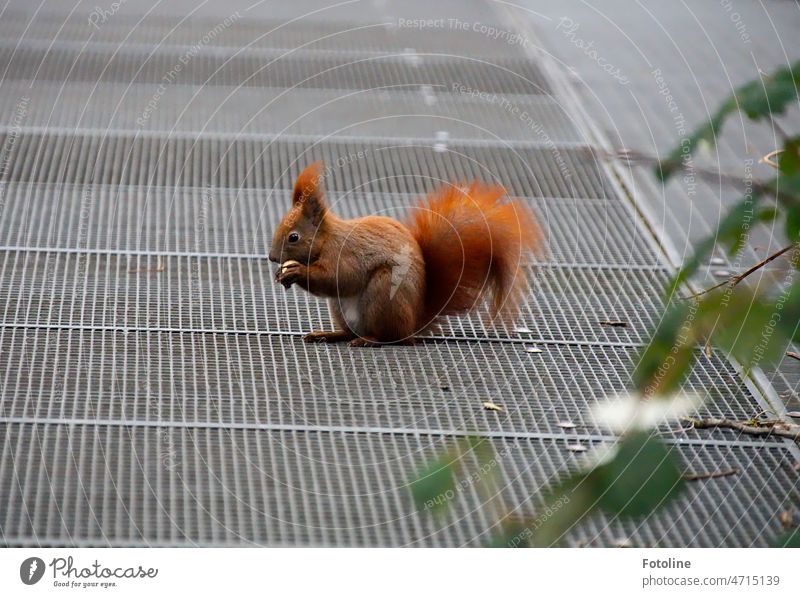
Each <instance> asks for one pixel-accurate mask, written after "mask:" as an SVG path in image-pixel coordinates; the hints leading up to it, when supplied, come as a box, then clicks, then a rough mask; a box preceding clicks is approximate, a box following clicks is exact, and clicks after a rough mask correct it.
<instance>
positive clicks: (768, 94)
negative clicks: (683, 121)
mask: <svg viewBox="0 0 800 597" xmlns="http://www.w3.org/2000/svg"><path fill="white" fill-rule="evenodd" d="M799 85H800V62H795V63H794V64H793V65H791V66H789V67H784V68H782V69H779V70H778V71H776V72H775V73H773V74H771V75H768V76H766V77H762V78H760V79H756V80H755V81H751V82H749V83H747V84H746V85H743V86H742V87H740V88H738V89H737V90H736V91H735V92H734V93H733V95H731V96H730V97H729V98H728V99H727V100H725V102H724V103H723V104H722V105H721V106H720V107H719V109H718V110H717V112H716V113H715V114H714V115H713V116H712V117H711V118H709V119H708V121H707V122H705V123H704V124H703V125H702V126H700V127H698V128H697V129H696V130H695V132H694V133H692V134H691V135H690V136H689V137H687V138H685V139H683V140H682V141H681V143H680V144H679V145H678V146H677V147H676V148H675V149H674V150H673V151H672V152H671V153H670V154H669V155H668V156H667V158H666V159H665V160H663V161H662V162H660V163H659V164H658V165H657V166H656V169H655V176H656V178H658V179H659V180H661V181H662V182H664V181H666V180H667V179H668V178H669V177H670V176H671V175H672V174H674V173H675V171H676V170H678V169H680V168H681V167H683V166H685V165H686V164H687V163H689V160H690V158H689V156H690V155H691V154H693V153H694V152H695V150H696V149H697V146H698V145H699V144H700V143H701V142H704V141H705V142H708V143H710V144H711V145H714V144H715V143H716V139H717V135H718V134H719V131H720V129H721V128H722V125H723V124H724V122H725V119H726V118H727V117H728V116H729V115H730V114H731V113H733V112H735V111H736V110H741V111H742V112H744V113H745V114H746V115H747V116H748V118H750V119H751V120H759V119H762V118H766V117H771V116H774V115H778V114H782V113H783V112H785V110H786V106H788V105H789V104H790V103H791V102H793V101H795V100H796V98H797V87H798V86H799Z"/></svg>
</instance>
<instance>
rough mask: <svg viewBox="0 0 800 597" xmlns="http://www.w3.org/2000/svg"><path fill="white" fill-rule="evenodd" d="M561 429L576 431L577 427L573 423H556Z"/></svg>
mask: <svg viewBox="0 0 800 597" xmlns="http://www.w3.org/2000/svg"><path fill="white" fill-rule="evenodd" d="M556 425H558V426H559V427H561V429H575V427H576V425H575V423H573V422H572V421H559V422H558V423H556Z"/></svg>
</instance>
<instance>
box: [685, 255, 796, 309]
mask: <svg viewBox="0 0 800 597" xmlns="http://www.w3.org/2000/svg"><path fill="white" fill-rule="evenodd" d="M797 246H798V245H797V243H792V244H791V245H789V246H787V247H783V248H782V249H781V250H780V251H778V252H776V253H773V254H772V255H770V256H769V257H766V258H765V259H762V260H761V261H759V262H758V263H756V264H755V265H754V266H753V267H751V268H749V269H747V270H745V271H743V272H742V273H741V274H736V275H735V276H731V277H730V278H728V279H727V280H725V281H724V282H720V283H719V284H717V285H716V286H712V287H711V288H706V289H705V290H701V291H700V292H695V293H694V294H690V295H689V296H687V297H685V298H687V299H692V298H697V297H698V296H702V295H704V294H708V293H709V292H711V291H713V290H716V289H717V288H722V287H723V286H730V287H731V288H733V287H734V286H736V285H737V284H738V283H739V282H741V281H742V280H744V279H745V278H746V277H747V276H749V275H750V274H752V273H753V272H757V271H758V270H760V269H761V268H762V267H764V266H765V265H767V264H769V263H770V262H772V261H775V260H776V259H777V258H778V257H780V256H781V255H783V254H784V253H787V252H789V251H790V250H791V249H793V248H795V247H797Z"/></svg>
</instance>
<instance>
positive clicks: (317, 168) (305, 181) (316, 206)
mask: <svg viewBox="0 0 800 597" xmlns="http://www.w3.org/2000/svg"><path fill="white" fill-rule="evenodd" d="M292 203H294V204H295V205H297V204H298V203H299V204H301V207H302V211H303V215H305V216H306V217H307V218H308V219H310V220H311V221H312V222H314V223H315V224H318V223H319V222H320V221H322V217H323V216H324V215H325V211H326V209H327V206H326V205H325V196H324V191H323V188H322V162H314V163H313V164H311V165H310V166H307V167H306V168H305V170H303V171H302V172H301V173H300V176H298V177H297V182H295V183H294V192H293V193H292Z"/></svg>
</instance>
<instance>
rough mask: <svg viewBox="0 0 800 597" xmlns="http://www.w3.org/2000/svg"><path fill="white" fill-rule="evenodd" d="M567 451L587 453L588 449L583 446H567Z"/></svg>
mask: <svg viewBox="0 0 800 597" xmlns="http://www.w3.org/2000/svg"><path fill="white" fill-rule="evenodd" d="M567 450H569V451H570V452H585V451H586V450H587V448H586V446H584V445H583V444H567Z"/></svg>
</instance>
